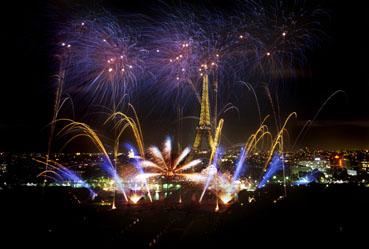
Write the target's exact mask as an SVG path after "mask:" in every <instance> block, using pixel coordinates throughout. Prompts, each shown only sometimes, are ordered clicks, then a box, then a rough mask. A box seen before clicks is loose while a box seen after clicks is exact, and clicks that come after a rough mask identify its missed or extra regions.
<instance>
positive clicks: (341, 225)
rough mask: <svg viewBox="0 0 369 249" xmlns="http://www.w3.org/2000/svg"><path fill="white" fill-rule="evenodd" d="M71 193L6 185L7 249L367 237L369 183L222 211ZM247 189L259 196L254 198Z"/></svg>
mask: <svg viewBox="0 0 369 249" xmlns="http://www.w3.org/2000/svg"><path fill="white" fill-rule="evenodd" d="M73 191H74V190H66V189H50V188H49V189H45V190H42V189H38V188H23V189H11V190H10V189H5V190H1V191H0V200H1V202H0V203H1V209H0V210H1V213H0V218H1V231H0V232H1V233H0V240H1V243H2V244H3V245H9V246H8V247H9V248H14V247H15V246H17V245H23V244H25V245H27V246H28V247H30V246H37V247H52V246H58V247H60V246H65V247H67V248H76V246H94V247H96V246H104V248H105V247H109V246H111V245H117V246H120V247H122V248H123V247H125V248H133V247H135V248H184V247H186V248H189V247H190V246H191V247H192V248H198V247H203V248H209V247H212V248H219V247H223V248H231V247H236V246H237V248H247V247H249V246H251V245H254V246H261V247H265V246H278V245H279V246H284V247H289V248H292V247H294V248H296V247H300V246H308V247H321V246H322V245H327V246H330V247H331V246H334V245H343V243H349V244H350V245H359V244H362V243H364V245H365V244H366V241H367V238H368V236H369V188H363V187H361V188H359V187H356V186H349V185H335V186H330V187H328V188H326V187H324V186H319V185H317V186H310V187H299V188H293V189H289V190H288V196H287V198H285V199H281V200H277V199H278V196H280V194H281V190H280V188H275V189H273V188H268V189H264V190H262V191H261V192H255V193H247V192H244V193H240V196H239V200H238V202H236V203H234V204H233V205H231V206H230V207H229V208H228V209H227V210H223V212H220V213H215V212H214V209H213V207H214V205H211V208H210V205H209V208H208V209H206V208H204V207H200V206H197V205H195V204H194V203H188V204H186V203H185V201H184V203H183V204H181V205H175V204H173V203H170V202H168V203H166V202H161V203H155V204H145V205H137V206H130V207H122V208H118V209H116V210H111V209H110V208H108V207H98V206H95V205H91V203H84V202H82V204H81V203H79V202H78V201H77V198H79V197H78V193H75V192H73ZM250 195H253V196H254V197H255V199H256V201H255V202H251V203H249V201H248V198H249V197H250ZM76 197H77V198H76ZM6 243H10V244H6ZM195 246H196V247H195Z"/></svg>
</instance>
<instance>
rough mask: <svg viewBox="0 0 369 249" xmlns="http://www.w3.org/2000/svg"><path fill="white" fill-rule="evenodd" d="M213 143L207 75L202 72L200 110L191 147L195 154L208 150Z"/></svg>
mask: <svg viewBox="0 0 369 249" xmlns="http://www.w3.org/2000/svg"><path fill="white" fill-rule="evenodd" d="M212 145H213V136H212V134H211V119H210V104H209V77H208V75H207V74H204V76H203V78H202V94H201V112H200V120H199V124H198V125H197V127H196V135H195V142H194V143H193V146H192V149H193V151H194V153H195V154H198V153H199V152H202V151H210V149H211V148H212Z"/></svg>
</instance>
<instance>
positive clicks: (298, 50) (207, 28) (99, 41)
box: [41, 1, 324, 211]
mask: <svg viewBox="0 0 369 249" xmlns="http://www.w3.org/2000/svg"><path fill="white" fill-rule="evenodd" d="M230 6H233V7H231V9H229V10H227V11H223V10H221V9H209V8H206V7H205V6H201V7H200V6H197V7H196V8H195V7H193V6H191V5H190V4H181V5H177V6H170V5H165V4H159V5H158V6H156V7H155V8H154V9H155V11H156V12H157V13H158V15H159V17H158V18H155V19H152V18H150V17H148V16H145V15H141V14H137V15H129V16H125V15H122V16H115V15H114V14H112V13H110V12H109V11H106V10H104V11H97V12H92V13H90V14H88V15H86V14H85V15H82V14H80V15H74V16H71V17H69V18H68V20H67V21H66V22H65V23H63V25H61V28H60V31H59V32H58V35H57V38H58V40H59V43H58V44H57V45H58V51H59V52H58V53H59V54H60V55H61V56H60V58H61V62H60V72H59V74H60V75H59V76H60V77H59V84H58V89H57V101H56V102H55V103H56V106H55V111H54V116H53V117H54V118H53V122H52V125H53V127H52V132H51V135H50V137H52V136H53V132H54V129H55V124H56V123H61V122H67V125H65V126H64V128H62V130H61V131H59V133H58V135H59V136H60V135H63V136H67V137H68V141H67V144H68V143H69V142H70V141H72V140H74V139H76V138H80V137H87V138H88V139H89V141H90V142H92V144H93V145H95V148H97V150H98V151H99V152H100V153H101V154H102V156H103V164H102V169H103V170H104V172H105V174H106V175H107V176H108V177H109V178H110V179H111V181H112V183H113V185H114V186H113V189H114V201H113V208H115V207H116V206H115V198H116V196H115V190H118V192H119V193H121V194H122V195H123V196H124V199H125V201H126V202H130V203H134V204H136V203H138V202H139V201H140V200H141V199H145V198H146V197H148V199H149V200H150V202H152V201H153V198H152V196H151V192H153V191H155V192H156V193H157V188H158V187H157V181H160V179H162V178H164V179H167V180H168V181H179V182H183V181H184V182H186V183H189V184H191V185H194V186H197V187H198V189H199V190H200V191H201V195H200V197H199V198H198V201H199V202H201V201H202V200H203V198H205V195H206V193H212V194H213V195H214V196H216V211H219V203H218V199H219V200H221V202H222V203H223V204H225V205H226V204H228V203H230V202H231V201H232V200H234V199H235V198H236V196H237V193H238V192H239V191H241V190H244V189H247V190H255V189H256V188H262V187H264V186H265V185H266V184H267V183H268V182H269V180H270V178H271V177H273V176H275V174H277V173H278V171H279V170H280V169H281V165H283V163H282V161H283V159H282V158H283V153H284V147H285V143H284V141H285V139H284V136H285V135H286V133H287V131H286V126H287V124H288V122H289V120H290V119H291V118H292V117H294V116H296V113H291V114H290V115H288V116H287V118H286V119H285V122H284V123H283V124H282V123H281V122H280V120H281V118H280V117H279V116H278V115H279V112H278V111H277V110H276V109H275V107H274V105H273V99H272V95H271V93H270V90H269V88H267V90H268V91H267V96H268V97H269V98H268V101H270V103H271V105H272V110H273V116H274V119H275V121H276V122H275V127H274V128H275V130H276V134H275V135H273V133H272V132H271V129H269V128H268V126H267V125H266V124H265V123H266V121H267V118H268V116H266V118H265V119H264V121H262V120H261V109H260V105H259V103H258V98H257V95H256V92H255V90H254V88H253V86H258V85H259V84H267V85H273V84H274V83H278V82H281V81H284V80H288V79H290V78H293V76H294V75H295V74H294V72H295V71H296V69H297V68H298V67H299V66H300V65H302V64H303V63H304V61H305V54H306V51H307V50H310V49H312V48H313V47H314V45H315V44H316V43H318V41H319V39H320V37H321V34H322V32H321V31H320V22H319V21H318V20H319V19H320V18H321V17H322V16H324V12H323V11H321V10H320V9H318V8H312V7H310V6H305V5H304V4H303V2H302V1H296V2H295V3H294V4H286V3H284V2H283V1H280V2H275V3H274V4H264V3H263V2H261V1H260V2H256V1H237V2H235V3H233V4H232V5H230ZM203 79H206V81H203ZM203 82H206V84H208V82H209V85H208V86H207V87H209V95H210V100H211V101H210V100H209V99H207V98H209V96H208V95H206V97H205V100H204V101H205V102H204V103H207V105H209V102H210V104H212V106H211V107H209V108H210V110H209V112H210V111H211V112H212V113H214V115H213V116H212V117H211V119H212V120H211V123H212V126H213V127H202V126H199V127H198V128H197V129H199V130H201V129H205V128H209V129H210V130H211V134H212V135H210V136H211V139H209V140H210V141H211V142H210V144H209V148H208V149H209V150H208V151H205V152H206V153H204V155H203V156H199V155H196V153H198V152H194V151H191V147H185V148H184V149H183V150H181V149H179V148H181V144H180V141H178V149H175V148H172V146H173V145H172V141H171V139H170V138H167V139H166V140H165V142H164V144H163V146H162V148H158V147H156V146H151V147H148V148H146V147H145V144H144V137H143V130H142V128H141V124H140V120H139V119H138V116H139V115H138V114H140V116H141V115H142V113H137V112H136V110H135V108H134V107H133V104H131V103H132V102H135V98H136V97H137V96H138V95H139V96H140V97H139V99H140V100H142V99H145V101H146V100H147V102H148V103H153V104H152V106H151V107H150V108H155V107H158V108H162V107H163V106H164V105H166V104H167V105H168V103H169V105H170V106H173V107H176V108H179V110H180V108H183V107H184V106H185V105H186V103H187V102H193V103H196V104H197V102H196V101H192V100H195V99H197V100H198V103H199V104H201V105H203V103H202V101H201V95H202V91H205V90H204V89H206V85H205V87H204V86H202V83H203ZM240 82H242V83H241V84H240ZM239 85H245V86H247V88H248V89H249V90H250V91H252V92H253V94H254V97H255V100H256V102H257V107H258V113H259V118H260V126H259V128H258V129H257V130H256V132H255V133H253V134H251V135H250V136H249V138H248V139H247V141H246V142H245V144H244V145H243V146H242V147H241V150H240V153H239V156H238V159H237V160H236V161H234V162H233V164H234V165H233V166H234V167H233V169H231V170H229V169H228V170H223V169H222V162H223V149H222V141H221V138H222V135H223V132H222V130H223V126H226V125H227V120H225V119H223V118H219V116H221V115H222V114H224V113H226V112H227V111H228V110H230V109H235V110H238V109H237V107H235V106H234V105H233V104H232V103H227V104H226V105H225V106H224V108H221V109H220V110H218V100H222V99H223V98H225V96H226V95H227V94H229V92H232V91H235V92H237V89H238V88H237V86H239ZM64 96H68V97H67V98H71V99H77V100H78V99H82V101H77V102H78V105H84V104H87V105H90V104H100V105H102V106H103V112H101V113H104V115H106V111H107V110H109V111H110V110H112V111H113V112H112V114H110V113H108V115H107V116H108V117H107V119H106V120H105V122H103V125H102V126H104V127H109V128H110V127H112V129H111V130H110V132H109V136H111V137H112V138H111V139H110V142H106V140H107V139H103V138H104V137H103V136H102V135H101V134H100V133H99V131H100V130H95V129H92V128H91V127H90V126H89V125H87V124H86V123H84V122H78V121H74V120H71V119H63V118H60V117H58V114H59V111H60V109H61V107H62V105H63V104H64V102H65V97H64ZM143 96H144V97H143ZM146 96H148V97H146ZM63 98H64V100H63ZM168 100H170V101H168ZM173 100H175V101H173ZM136 101H137V100H136ZM200 102H201V103H200ZM61 103H62V104H61ZM139 103H140V102H139ZM173 103H174V104H173ZM218 111H219V114H218ZM128 113H131V114H128ZM143 115H145V114H143ZM182 115H183V114H182ZM192 115H197V114H196V113H192ZM209 116H210V115H209ZM200 118H201V117H200ZM218 118H219V122H218ZM178 120H180V117H178ZM96 122H97V120H96ZM207 123H209V122H207ZM200 124H201V122H200ZM215 126H217V127H215ZM178 127H181V126H180V125H179V126H178ZM126 131H127V132H126ZM180 132H183V131H180V130H179V131H178V133H180ZM128 134H129V136H130V138H133V139H134V142H135V145H136V146H137V148H138V152H136V149H135V148H134V147H132V146H128V152H127V151H124V150H123V148H122V146H121V144H122V140H123V138H125V135H128ZM49 141H52V140H51V139H50V140H49ZM111 141H112V142H111ZM126 147H127V146H126ZM49 151H50V145H49ZM258 152H262V153H264V154H265V156H264V158H263V160H264V161H263V166H264V168H263V169H264V171H263V176H262V177H261V178H260V182H259V181H258V180H255V181H254V182H252V181H251V180H250V179H246V178H245V172H246V170H247V168H248V160H249V158H250V156H252V155H254V154H255V153H258ZM126 153H128V154H127V157H128V161H127V162H124V163H123V162H122V160H121V158H120V157H121V156H122V155H125V154H126ZM48 154H49V153H48ZM273 155H274V156H273ZM45 164H46V165H50V164H51V161H49V157H48V156H47V160H46V163H45ZM282 168H283V167H282ZM51 169H52V170H56V171H60V169H63V170H62V172H64V173H65V170H64V169H65V167H58V168H55V166H51ZM53 172H54V171H53ZM68 172H69V171H68ZM68 172H67V173H68ZM48 173H51V171H50V170H48V169H46V170H45V171H44V172H43V173H41V176H46V175H48ZM283 173H284V168H283ZM55 174H56V176H58V173H57V172H54V175H55ZM64 175H65V174H64ZM67 175H68V176H71V175H72V174H70V173H68V174H67ZM69 178H70V177H69ZM73 179H74V178H73ZM73 179H72V180H73ZM84 186H85V187H88V188H89V185H86V184H84ZM155 186H156V187H155ZM180 202H182V198H181V199H180Z"/></svg>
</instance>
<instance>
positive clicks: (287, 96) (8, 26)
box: [0, 0, 369, 151]
mask: <svg viewBox="0 0 369 249" xmlns="http://www.w3.org/2000/svg"><path fill="white" fill-rule="evenodd" d="M65 2H70V1H61V0H59V1H52V2H49V3H47V1H41V0H39V1H36V0H35V1H24V2H20V1H13V3H11V4H4V3H2V4H1V5H2V15H1V19H2V20H1V38H0V40H1V49H2V52H1V58H2V66H1V75H2V80H1V84H0V151H42V150H45V148H46V145H47V137H46V134H47V129H45V126H46V124H47V123H48V122H49V121H50V118H51V112H52V111H51V107H52V103H53V83H52V75H53V73H54V71H53V66H52V65H53V63H54V62H55V61H54V59H53V56H52V54H51V53H50V45H49V43H50V42H51V37H52V35H53V32H54V30H53V25H52V20H54V19H53V17H52V16H53V14H54V13H53V9H54V6H60V5H61V6H62V5H63V4H64V3H65ZM80 2H83V3H90V2H92V1H80ZM95 2H99V1H95ZM101 2H103V1H101ZM105 2H108V3H109V4H108V5H104V6H106V7H107V8H108V9H109V8H114V11H119V9H125V10H127V9H128V10H131V9H132V10H138V11H141V9H142V11H147V9H146V8H145V9H143V7H140V6H142V5H143V3H144V2H145V3H146V2H147V1H134V2H135V4H134V5H128V4H122V3H121V2H123V1H105ZM149 2H150V3H154V1H149ZM205 2H206V3H207V4H209V3H212V2H215V3H216V4H218V5H219V6H223V5H224V6H225V5H226V2H228V1H225V0H224V1H221V0H218V1H210V0H208V1H205ZM118 3H119V4H118ZM323 3H324V6H327V11H328V12H329V13H330V15H331V23H330V26H329V28H328V29H327V30H326V33H327V34H328V35H329V38H328V39H326V40H325V41H324V42H323V43H322V44H321V45H320V47H318V48H317V49H316V50H315V52H314V53H312V54H310V55H309V58H310V60H309V62H308V65H309V66H308V67H307V69H306V71H309V73H308V76H305V77H301V78H298V79H297V80H296V81H295V82H289V83H288V84H286V85H283V86H280V104H281V110H282V114H283V115H285V114H287V113H289V112H291V111H297V112H298V114H299V116H298V120H297V121H294V122H292V123H291V130H292V135H294V134H295V133H296V131H297V128H298V125H299V124H301V122H303V121H304V120H307V119H310V118H312V117H313V116H314V114H315V112H316V111H317V110H318V109H319V107H320V105H321V103H322V102H324V100H325V99H326V98H327V97H328V96H329V95H330V94H331V93H333V92H334V91H335V90H339V89H341V90H344V91H345V92H346V97H345V96H344V95H338V96H336V97H335V98H334V99H333V101H332V102H330V103H329V104H328V105H327V106H326V107H325V109H324V110H323V111H322V113H321V115H320V116H319V117H318V120H317V122H316V123H315V125H314V126H313V127H312V129H311V130H310V132H309V133H308V134H307V136H306V137H305V139H304V141H303V143H302V144H301V145H307V146H312V147H317V146H320V147H323V148H368V147H369V63H368V58H369V38H368V37H369V34H368V33H369V20H368V19H369V15H368V13H369V8H368V7H367V6H366V4H365V1H359V0H357V1H350V2H347V1H335V0H330V1H324V2H323ZM144 111H145V110H141V112H144ZM247 113H249V112H247ZM250 113H251V114H250V115H253V114H252V112H250ZM162 116H163V115H162ZM164 116H165V115H164ZM241 116H242V117H241V118H240V119H239V118H238V117H237V115H233V116H232V115H230V116H229V117H228V116H227V119H226V125H225V135H226V136H227V137H228V138H229V139H230V140H232V141H234V142H241V140H243V139H245V138H246V136H247V135H248V134H249V133H250V131H251V130H252V129H254V128H255V125H256V122H254V121H250V120H256V117H255V116H249V115H242V114H241ZM151 120H152V118H151ZM149 122H152V123H150V125H153V126H154V127H156V128H157V129H156V130H155V129H148V124H149ZM167 122H169V121H168V120H167V119H165V118H164V119H163V120H156V121H147V120H146V123H145V119H143V124H144V132H145V133H146V137H147V138H148V141H149V142H150V143H159V142H160V141H161V139H160V138H162V137H163V136H164V135H167V134H166V133H167V132H168V131H167V130H166V129H167V128H163V127H165V125H164V126H163V123H167ZM145 128H146V129H145ZM300 128H301V127H300ZM240 134H242V135H240ZM191 135H192V134H184V136H185V137H188V138H189V139H188V140H189V141H188V142H190V140H191V139H190V138H191Z"/></svg>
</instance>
